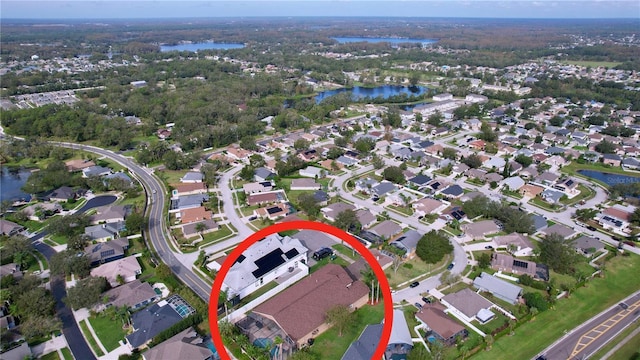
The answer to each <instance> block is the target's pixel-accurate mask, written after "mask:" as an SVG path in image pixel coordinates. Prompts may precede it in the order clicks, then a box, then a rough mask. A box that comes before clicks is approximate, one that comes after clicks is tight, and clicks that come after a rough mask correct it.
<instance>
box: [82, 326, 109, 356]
mask: <svg viewBox="0 0 640 360" xmlns="http://www.w3.org/2000/svg"><path fill="white" fill-rule="evenodd" d="M80 330H82V333H83V334H84V336H85V338H87V342H88V343H89V346H91V349H93V352H94V353H96V355H98V356H102V355H104V353H103V352H102V350H101V349H100V347H99V346H98V343H97V342H96V339H95V338H94V337H93V335H91V331H89V327H88V326H87V320H82V321H80Z"/></svg>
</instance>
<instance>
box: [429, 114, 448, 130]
mask: <svg viewBox="0 0 640 360" xmlns="http://www.w3.org/2000/svg"><path fill="white" fill-rule="evenodd" d="M443 119H444V116H443V115H442V114H441V113H440V111H436V112H434V113H433V114H431V115H429V118H428V119H427V123H428V124H429V125H433V126H436V127H438V126H440V125H442V120H443Z"/></svg>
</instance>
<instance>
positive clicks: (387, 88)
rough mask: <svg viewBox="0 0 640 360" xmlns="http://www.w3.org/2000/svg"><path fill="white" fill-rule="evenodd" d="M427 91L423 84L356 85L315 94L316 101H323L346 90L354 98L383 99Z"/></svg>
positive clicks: (415, 94) (420, 93)
mask: <svg viewBox="0 0 640 360" xmlns="http://www.w3.org/2000/svg"><path fill="white" fill-rule="evenodd" d="M426 91H427V88H425V87H422V86H400V85H383V86H376V87H363V86H355V87H352V88H340V89H335V90H327V91H322V92H320V93H318V95H316V96H315V98H314V99H315V101H316V103H319V102H321V101H322V100H324V99H326V98H328V97H330V96H333V95H336V94H340V93H344V92H349V93H351V98H352V99H354V100H357V99H363V98H367V97H369V98H377V97H382V98H383V99H388V98H389V97H391V96H396V95H401V94H406V95H407V96H419V95H422V94H424V93H425V92H426Z"/></svg>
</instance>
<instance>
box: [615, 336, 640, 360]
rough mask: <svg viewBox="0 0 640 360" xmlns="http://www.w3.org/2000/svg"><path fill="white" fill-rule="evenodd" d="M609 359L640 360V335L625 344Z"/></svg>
mask: <svg viewBox="0 0 640 360" xmlns="http://www.w3.org/2000/svg"><path fill="white" fill-rule="evenodd" d="M609 359H611V360H632V359H640V334H636V336H634V337H633V338H631V340H629V342H628V343H626V344H624V345H623V346H622V347H621V348H620V349H618V351H616V352H615V354H613V356H611V357H610V358H609Z"/></svg>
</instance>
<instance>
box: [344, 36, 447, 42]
mask: <svg viewBox="0 0 640 360" xmlns="http://www.w3.org/2000/svg"><path fill="white" fill-rule="evenodd" d="M332 39H334V40H336V41H338V42H339V43H340V44H345V43H352V42H369V43H381V42H388V43H391V44H406V43H413V44H432V43H434V42H436V40H433V39H407V38H380V37H332Z"/></svg>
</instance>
